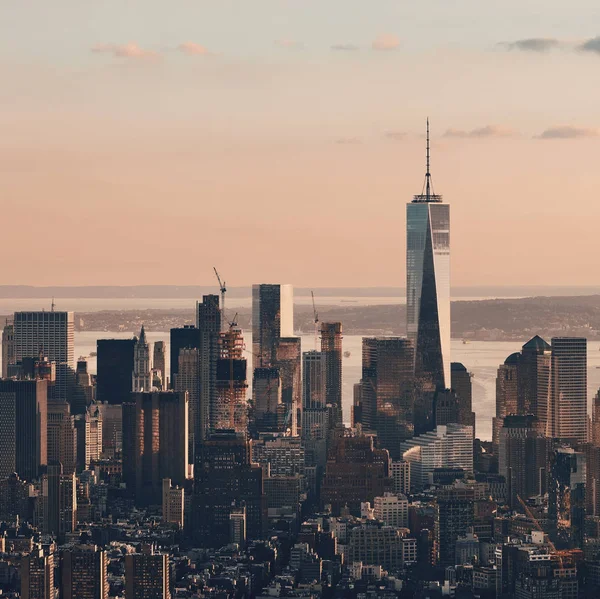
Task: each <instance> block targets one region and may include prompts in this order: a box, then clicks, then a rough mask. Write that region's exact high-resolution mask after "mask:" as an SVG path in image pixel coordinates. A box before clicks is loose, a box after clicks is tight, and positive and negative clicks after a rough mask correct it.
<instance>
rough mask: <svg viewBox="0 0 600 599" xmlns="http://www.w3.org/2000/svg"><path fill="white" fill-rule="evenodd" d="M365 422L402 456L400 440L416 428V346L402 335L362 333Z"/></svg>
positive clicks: (383, 443)
mask: <svg viewBox="0 0 600 599" xmlns="http://www.w3.org/2000/svg"><path fill="white" fill-rule="evenodd" d="M362 343H363V349H362V359H363V363H362V379H361V385H362V391H361V397H362V425H363V428H364V429H365V430H366V431H373V432H376V433H377V437H378V439H379V443H380V446H381V447H383V448H385V449H387V450H388V451H389V452H390V456H391V457H392V459H400V444H401V443H402V441H404V440H406V439H410V438H411V437H412V436H413V432H414V420H413V407H414V406H413V394H412V380H413V355H414V352H413V346H412V342H411V341H409V340H408V339H406V338H402V337H363V340H362Z"/></svg>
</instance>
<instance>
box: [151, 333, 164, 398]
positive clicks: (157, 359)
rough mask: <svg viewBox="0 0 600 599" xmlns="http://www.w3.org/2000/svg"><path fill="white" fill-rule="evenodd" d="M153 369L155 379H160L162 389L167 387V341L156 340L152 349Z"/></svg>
mask: <svg viewBox="0 0 600 599" xmlns="http://www.w3.org/2000/svg"><path fill="white" fill-rule="evenodd" d="M152 371H153V373H154V378H155V380H159V381H160V389H161V390H163V389H166V388H167V367H166V363H165V342H164V341H155V342H154V349H153V351H152Z"/></svg>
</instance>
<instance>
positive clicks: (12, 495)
mask: <svg viewBox="0 0 600 599" xmlns="http://www.w3.org/2000/svg"><path fill="white" fill-rule="evenodd" d="M29 512H30V509H29V484H28V483H26V482H25V481H23V480H21V479H20V478H19V476H18V475H17V474H16V473H13V474H11V475H10V476H9V477H8V478H5V479H2V480H0V522H14V521H15V520H16V519H17V517H18V518H19V519H20V520H25V521H27V520H28V519H29Z"/></svg>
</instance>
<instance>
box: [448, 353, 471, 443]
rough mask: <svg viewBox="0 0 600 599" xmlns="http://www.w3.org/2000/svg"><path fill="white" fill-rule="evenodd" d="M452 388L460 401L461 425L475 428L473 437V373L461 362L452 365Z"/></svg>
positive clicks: (459, 417) (459, 419) (459, 418)
mask: <svg viewBox="0 0 600 599" xmlns="http://www.w3.org/2000/svg"><path fill="white" fill-rule="evenodd" d="M450 377H451V380H450V387H451V388H452V390H453V391H454V392H455V393H456V397H457V399H458V408H459V416H458V422H459V424H466V425H468V426H472V427H473V436H474V437H475V436H476V433H475V412H473V385H472V383H471V373H470V372H469V371H468V370H467V369H466V367H465V366H464V364H461V363H460V362H452V363H451V364H450Z"/></svg>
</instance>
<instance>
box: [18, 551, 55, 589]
mask: <svg viewBox="0 0 600 599" xmlns="http://www.w3.org/2000/svg"><path fill="white" fill-rule="evenodd" d="M55 596H56V595H55V589H54V554H53V553H50V552H49V551H45V550H44V549H43V548H42V547H40V546H36V547H34V549H33V551H32V552H31V553H29V554H28V555H24V556H23V557H22V558H21V598H22V599H54V597H55Z"/></svg>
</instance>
